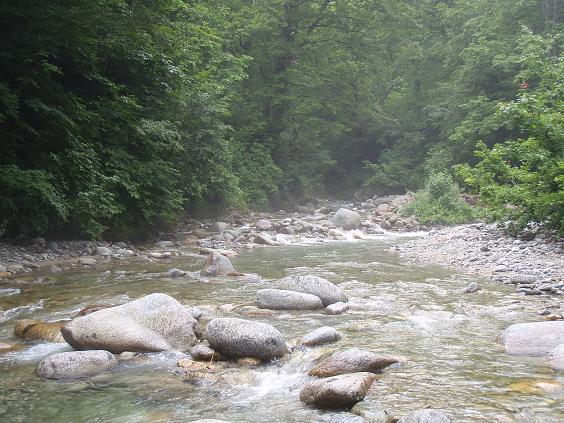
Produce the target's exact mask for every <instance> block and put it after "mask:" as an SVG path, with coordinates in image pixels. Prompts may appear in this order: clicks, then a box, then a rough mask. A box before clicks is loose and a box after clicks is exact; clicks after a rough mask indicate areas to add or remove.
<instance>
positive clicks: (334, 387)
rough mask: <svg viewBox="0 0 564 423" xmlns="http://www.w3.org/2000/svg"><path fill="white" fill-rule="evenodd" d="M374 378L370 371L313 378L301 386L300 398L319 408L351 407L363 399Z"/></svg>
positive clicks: (307, 403) (305, 402)
mask: <svg viewBox="0 0 564 423" xmlns="http://www.w3.org/2000/svg"><path fill="white" fill-rule="evenodd" d="M374 379H375V376H374V375H373V374H372V373H352V374H345V375H339V376H334V377H329V378H325V379H320V380H314V381H312V382H309V383H308V384H306V385H305V386H304V387H303V389H302V390H301V392H300V400H301V401H302V402H303V403H304V404H306V405H313V406H316V407H319V408H328V409H347V408H351V407H352V406H353V405H355V404H356V403H357V402H360V401H362V400H363V399H364V397H365V396H366V393H367V392H368V390H369V389H370V387H371V386H372V383H373V382H374Z"/></svg>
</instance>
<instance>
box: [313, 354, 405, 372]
mask: <svg viewBox="0 0 564 423" xmlns="http://www.w3.org/2000/svg"><path fill="white" fill-rule="evenodd" d="M399 361H400V358H398V357H390V356H383V355H378V354H375V353H373V352H370V351H365V350H360V349H357V348H351V349H349V350H345V351H339V352H337V353H335V354H333V355H332V356H331V357H328V358H326V359H325V360H323V361H322V362H321V363H319V364H318V365H317V366H315V367H314V368H313V369H311V370H310V371H309V374H310V376H317V377H330V376H337V375H342V374H345V373H357V372H370V373H376V372H379V371H380V370H382V369H383V368H385V367H388V366H390V365H392V364H394V363H398V362H399Z"/></svg>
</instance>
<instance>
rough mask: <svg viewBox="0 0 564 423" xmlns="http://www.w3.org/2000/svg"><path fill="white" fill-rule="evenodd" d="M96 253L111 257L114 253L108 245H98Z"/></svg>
mask: <svg viewBox="0 0 564 423" xmlns="http://www.w3.org/2000/svg"><path fill="white" fill-rule="evenodd" d="M95 253H96V255H97V256H104V257H109V256H111V255H112V254H113V251H112V250H111V249H110V248H108V247H96V250H95Z"/></svg>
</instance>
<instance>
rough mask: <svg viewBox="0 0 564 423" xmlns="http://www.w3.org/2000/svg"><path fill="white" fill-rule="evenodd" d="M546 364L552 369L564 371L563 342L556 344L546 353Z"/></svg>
mask: <svg viewBox="0 0 564 423" xmlns="http://www.w3.org/2000/svg"><path fill="white" fill-rule="evenodd" d="M547 359H548V365H549V366H550V367H552V368H553V369H554V370H559V371H561V372H564V343H562V344H560V345H558V346H557V347H556V348H554V349H553V350H552V351H550V353H548V357H547Z"/></svg>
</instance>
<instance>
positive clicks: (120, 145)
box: [0, 0, 564, 237]
mask: <svg viewBox="0 0 564 423" xmlns="http://www.w3.org/2000/svg"><path fill="white" fill-rule="evenodd" d="M563 13H564V7H562V5H561V3H560V2H559V1H558V0H519V1H515V0H500V1H496V2H492V1H490V0H419V1H413V0H393V1H391V0H375V1H365V0H310V1H303V0H224V1H216V0H208V1H201V0H195V1H186V0H155V1H142V0H91V1H85V0H67V1H60V0H56V1H50V2H31V1H26V0H20V1H15V0H5V1H3V2H2V5H1V6H0V35H1V36H2V45H1V46H0V134H1V137H2V139H1V154H0V235H1V234H2V233H4V235H7V236H31V235H37V234H53V233H55V232H59V233H62V234H63V235H64V236H67V237H68V236H89V237H131V236H133V235H138V236H142V235H143V234H146V233H149V232H150V231H152V230H154V229H155V228H157V227H160V226H162V225H166V224H171V223H173V222H175V221H177V220H178V219H179V218H181V216H182V215H183V213H185V212H186V211H188V212H189V213H207V214H210V213H219V212H221V211H223V210H225V209H229V208H244V207H248V206H268V205H272V206H273V205H278V203H282V202H286V201H292V200H296V199H300V198H305V197H308V196H316V195H327V194H333V195H340V196H347V197H352V196H353V194H354V193H355V191H357V190H358V189H359V188H362V190H361V191H362V192H363V193H365V194H366V195H373V194H384V193H392V192H402V191H403V190H405V189H406V188H407V189H416V188H419V187H420V186H421V185H422V181H424V180H425V179H426V178H427V177H428V176H429V175H431V174H435V173H437V172H450V171H451V170H452V167H453V166H454V165H459V164H468V166H465V167H460V166H459V167H458V168H457V169H458V170H457V172H458V175H460V176H461V177H462V180H464V181H465V182H466V183H467V184H468V186H470V187H471V188H472V189H474V190H475V191H477V192H479V193H480V194H481V195H482V196H483V198H484V201H485V202H486V203H487V204H489V205H490V206H491V207H492V208H493V209H494V210H495V213H497V215H498V216H500V217H501V216H502V212H505V211H507V210H511V211H512V212H511V213H512V214H509V215H508V214H503V215H504V216H509V217H511V218H515V219H518V220H519V221H520V222H525V221H527V220H529V219H535V220H541V221H546V222H548V223H549V224H550V225H551V226H552V227H560V228H561V227H562V225H561V221H562V215H561V214H560V215H559V214H558V213H562V212H561V210H562V206H561V201H562V183H563V177H562V142H563V140H562V125H561V124H562V104H561V96H562V93H561V88H557V87H561V86H562V65H561V61H560V62H559V61H558V60H557V59H558V58H559V57H560V56H561V55H562V50H561V47H562V46H561V42H562V40H561V38H559V36H558V34H561V32H562V26H563V25H562V21H563V19H562V17H563ZM525 81H527V82H528V84H529V87H530V88H528V89H527V90H523V89H520V87H519V84H520V83H523V82H525ZM559 90H560V91H559ZM559 96H560V99H559ZM500 103H501V104H502V106H501V107H500V106H499V104H500ZM531 116H532V117H531ZM535 116H536V118H535ZM477 146H479V147H478V148H479V154H478V156H474V154H473V152H474V151H475V150H476V148H477ZM474 165H476V167H473V166H474ZM504 166H505V167H504ZM504 178H505V179H504ZM510 184H512V185H513V187H515V186H517V187H518V189H510V188H509V187H510ZM424 192H425V190H424ZM449 192H450V191H449ZM446 197H448V195H447V196H446ZM446 197H445V198H446Z"/></svg>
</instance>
